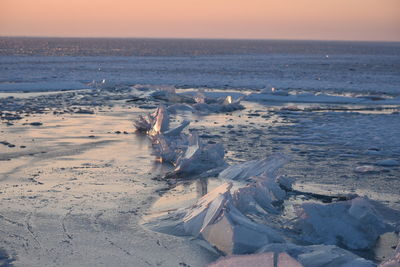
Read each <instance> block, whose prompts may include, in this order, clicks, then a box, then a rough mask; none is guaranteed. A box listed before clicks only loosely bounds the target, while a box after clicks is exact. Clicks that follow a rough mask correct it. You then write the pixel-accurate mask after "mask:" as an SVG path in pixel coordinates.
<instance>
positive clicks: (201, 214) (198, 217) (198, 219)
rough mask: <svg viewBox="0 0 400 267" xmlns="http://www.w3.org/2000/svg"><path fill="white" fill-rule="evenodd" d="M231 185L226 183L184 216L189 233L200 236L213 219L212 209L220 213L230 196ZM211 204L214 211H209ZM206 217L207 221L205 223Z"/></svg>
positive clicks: (202, 199)
mask: <svg viewBox="0 0 400 267" xmlns="http://www.w3.org/2000/svg"><path fill="white" fill-rule="evenodd" d="M231 187H232V183H224V184H222V185H220V186H218V187H217V188H215V189H214V190H212V191H211V192H209V193H208V194H206V195H205V196H203V197H202V198H200V199H199V200H198V201H197V203H196V205H195V206H194V207H193V208H192V209H191V210H190V211H189V212H188V213H187V214H186V216H185V217H184V218H183V225H184V229H185V231H186V232H187V233H188V234H190V235H192V236H198V235H199V234H200V231H201V230H202V229H203V228H204V227H205V226H206V225H207V224H208V223H209V222H210V221H211V220H210V218H212V217H213V215H212V211H215V213H216V214H217V215H218V213H219V210H220V208H221V206H222V205H223V204H225V202H226V201H227V200H228V199H229V198H230V192H229V190H230V189H231ZM212 203H214V204H213V205H212ZM211 205H212V209H211V210H212V211H211V212H209V211H210V209H209V208H210V206H211ZM207 214H208V216H207ZM206 217H207V220H206V221H207V223H206V224H204V222H205V218H206Z"/></svg>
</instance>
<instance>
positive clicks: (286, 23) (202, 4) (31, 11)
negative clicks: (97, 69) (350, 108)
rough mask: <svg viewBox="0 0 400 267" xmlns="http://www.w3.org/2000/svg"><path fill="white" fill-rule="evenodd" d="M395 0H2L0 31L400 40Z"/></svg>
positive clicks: (399, 8) (11, 33) (6, 33)
mask: <svg viewBox="0 0 400 267" xmlns="http://www.w3.org/2000/svg"><path fill="white" fill-rule="evenodd" d="M399 14H400V1H398V0H351V1H348V0H324V1H321V0H296V1H294V0H281V1H278V0H247V1H245V0H217V1H216V0H186V1H183V0H169V1H166V0H148V1H138V0H113V1H110V0H85V1H82V0H68V1H67V0H36V1H33V0H2V1H1V3H0V35H1V36H77V37H167V38H168V37H172V38H180V37H183V38H257V39H258V38H260V39H264V38H278V39H280V38H283V39H335V40H385V41H400V15H399Z"/></svg>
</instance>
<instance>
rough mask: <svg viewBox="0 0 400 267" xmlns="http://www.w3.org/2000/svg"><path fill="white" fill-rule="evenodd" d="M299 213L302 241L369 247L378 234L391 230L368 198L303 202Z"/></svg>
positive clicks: (298, 221) (298, 225)
mask: <svg viewBox="0 0 400 267" xmlns="http://www.w3.org/2000/svg"><path fill="white" fill-rule="evenodd" d="M298 216H299V218H298V219H297V221H296V223H295V227H296V228H298V229H300V230H301V231H302V239H303V240H304V241H307V242H311V243H313V244H321V243H322V244H330V245H341V246H345V247H347V248H350V249H370V248H371V247H373V245H374V244H375V242H376V240H377V238H378V237H379V236H380V235H381V234H383V233H385V232H387V231H391V230H392V227H391V226H390V225H388V224H387V223H385V222H384V221H383V219H382V218H381V215H380V214H379V213H378V212H377V211H376V209H375V208H374V207H373V206H372V204H371V203H370V202H369V200H368V198H361V197H357V198H355V199H352V200H349V201H343V202H336V203H331V204H318V203H304V204H302V205H301V207H300V208H299V209H298Z"/></svg>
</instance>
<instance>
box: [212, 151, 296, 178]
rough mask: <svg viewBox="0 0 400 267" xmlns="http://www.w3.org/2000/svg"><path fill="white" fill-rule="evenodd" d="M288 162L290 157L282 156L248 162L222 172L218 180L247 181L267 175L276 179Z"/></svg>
mask: <svg viewBox="0 0 400 267" xmlns="http://www.w3.org/2000/svg"><path fill="white" fill-rule="evenodd" d="M287 162H288V157H287V156H284V155H282V154H274V155H273V156H271V157H268V158H263V159H261V160H251V161H246V162H244V163H241V164H237V165H233V166H230V167H228V168H226V169H225V170H224V171H222V172H221V173H220V174H219V176H218V178H221V179H226V180H246V179H248V178H250V177H257V176H260V175H265V176H268V177H275V176H276V172H277V170H278V169H279V168H281V167H282V166H283V165H284V164H286V163H287Z"/></svg>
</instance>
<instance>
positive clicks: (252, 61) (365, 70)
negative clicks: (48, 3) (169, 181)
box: [0, 37, 400, 96]
mask: <svg viewBox="0 0 400 267" xmlns="http://www.w3.org/2000/svg"><path fill="white" fill-rule="evenodd" d="M102 80H106V81H107V82H108V83H110V84H115V85H135V84H152V85H173V86H176V87H181V88H197V87H208V88H220V89H223V88H246V89H250V90H252V89H263V88H271V87H276V88H280V89H301V90H309V91H313V92H319V91H325V92H335V93H348V92H354V93H360V92H362V93H371V94H388V95H392V96H398V95H399V94H400V43H389V42H387V43H378V42H337V41H335V42H333V41H288V40H205V39H95V38H90V39H89V38H87V39H85V38H11V37H9V38H8V37H1V38H0V91H3V92H17V91H53V90H66V89H82V88H88V86H87V84H88V83H90V82H92V81H102Z"/></svg>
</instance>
